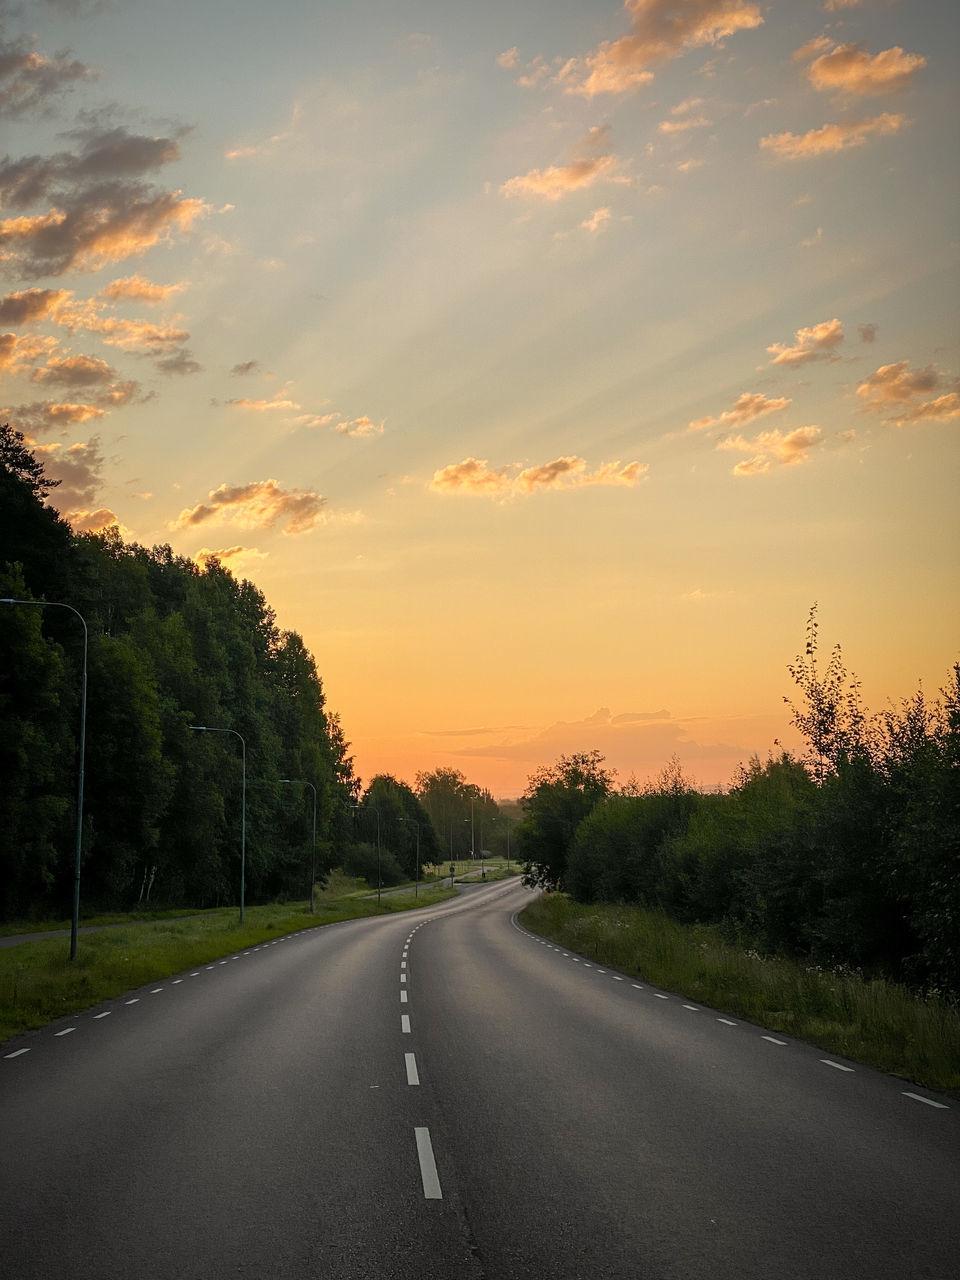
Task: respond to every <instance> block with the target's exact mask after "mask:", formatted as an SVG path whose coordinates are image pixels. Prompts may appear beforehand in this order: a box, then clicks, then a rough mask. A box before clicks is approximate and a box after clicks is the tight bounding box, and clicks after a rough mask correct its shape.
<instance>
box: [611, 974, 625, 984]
mask: <svg viewBox="0 0 960 1280" xmlns="http://www.w3.org/2000/svg"><path fill="white" fill-rule="evenodd" d="M613 980H614V982H622V981H623V979H622V978H620V977H618V976H617V974H614V975H613Z"/></svg>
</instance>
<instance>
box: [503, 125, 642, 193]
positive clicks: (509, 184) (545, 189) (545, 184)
mask: <svg viewBox="0 0 960 1280" xmlns="http://www.w3.org/2000/svg"><path fill="white" fill-rule="evenodd" d="M609 140H610V127H609V125H603V126H600V127H597V128H593V129H591V130H590V132H589V133H588V134H587V136H586V137H585V138H583V139H581V141H580V142H579V143H578V144H577V147H576V148H575V157H574V159H573V160H572V161H571V163H570V164H566V165H551V166H550V168H548V169H531V170H530V171H529V172H528V173H525V174H521V175H519V176H518V177H516V178H510V179H508V181H506V182H505V183H503V185H502V186H501V187H500V191H501V193H502V194H503V195H505V196H540V197H542V198H543V199H544V200H560V199H562V198H563V197H564V196H566V195H569V194H570V193H571V192H573V191H582V190H583V189H584V188H586V187H591V186H593V184H594V183H595V182H598V181H599V180H601V179H607V180H609V179H610V178H612V177H613V176H614V173H615V171H616V169H617V168H618V166H619V161H618V160H617V157H616V156H614V155H612V154H611V153H609V152H608V151H607V150H606V147H607V144H608V142H609Z"/></svg>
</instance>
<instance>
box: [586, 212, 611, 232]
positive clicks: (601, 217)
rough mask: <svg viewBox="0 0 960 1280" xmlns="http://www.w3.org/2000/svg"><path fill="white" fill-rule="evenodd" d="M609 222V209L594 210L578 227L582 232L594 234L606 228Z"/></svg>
mask: <svg viewBox="0 0 960 1280" xmlns="http://www.w3.org/2000/svg"><path fill="white" fill-rule="evenodd" d="M609 221H610V210H609V209H594V211H593V213H591V215H590V217H589V218H585V219H584V220H583V222H581V223H580V227H581V229H582V230H584V231H590V232H595V231H599V230H600V228H601V227H603V226H606V224H607V223H608V222H609Z"/></svg>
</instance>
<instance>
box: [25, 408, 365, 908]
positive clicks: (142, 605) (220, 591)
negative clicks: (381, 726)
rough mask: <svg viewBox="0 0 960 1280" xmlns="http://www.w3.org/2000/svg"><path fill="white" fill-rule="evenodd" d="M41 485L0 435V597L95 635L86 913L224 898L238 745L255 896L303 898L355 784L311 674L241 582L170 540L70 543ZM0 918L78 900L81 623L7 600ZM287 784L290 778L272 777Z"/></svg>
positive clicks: (236, 826) (345, 818)
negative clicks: (42, 604)
mask: <svg viewBox="0 0 960 1280" xmlns="http://www.w3.org/2000/svg"><path fill="white" fill-rule="evenodd" d="M51 487H52V486H51V483H50V482H49V481H48V480H47V479H46V477H45V476H44V474H43V468H42V464H41V463H40V462H39V461H38V459H37V458H35V457H34V456H33V455H32V454H31V453H30V451H29V450H28V449H27V448H26V447H25V445H24V441H23V437H22V435H20V434H19V433H18V432H16V431H12V430H10V428H8V427H3V428H0V597H2V598H7V597H13V598H18V599H24V600H46V601H61V602H66V603H68V604H70V605H72V606H73V607H74V608H75V609H77V610H78V611H79V613H80V614H81V615H82V616H83V618H84V619H85V620H86V623H87V626H88V629H89V662H88V665H89V676H88V700H87V742H86V779H85V797H84V814H85V822H84V833H83V849H84V861H83V872H82V903H83V909H84V911H85V912H89V911H91V910H92V909H95V908H100V909H102V908H122V909H130V908H131V907H136V906H137V905H138V904H140V905H143V904H145V903H146V902H147V901H149V904H150V905H151V906H153V905H157V904H160V903H163V904H169V905H181V904H190V905H196V906H210V905H218V904H227V903H235V902H236V901H237V900H238V897H239V850H240V822H241V803H240V801H241V743H240V741H239V740H238V739H237V738H236V737H234V736H233V734H231V733H201V732H197V731H195V730H193V729H191V728H190V726H191V725H208V726H214V727H218V728H224V729H230V730H234V731H235V732H236V733H238V734H240V735H242V737H243V739H244V740H245V743H246V780H247V787H246V800H247V803H246V849H247V861H246V876H247V893H248V898H249V899H250V900H251V901H256V900H258V899H260V900H264V899H268V898H273V897H278V896H287V895H295V896H299V897H303V896H305V895H306V894H307V892H308V891H309V883H310V871H311V858H312V827H313V792H312V791H311V789H310V787H308V786H305V785H299V784H300V783H301V782H304V783H305V782H309V783H310V784H312V786H313V787H315V788H316V796H317V849H318V864H319V868H318V869H319V870H321V871H322V869H323V868H325V867H329V866H330V865H331V864H332V862H334V861H337V860H339V857H340V853H341V849H342V847H343V846H344V845H345V844H346V843H348V842H349V841H351V840H352V839H353V838H354V831H353V814H352V813H351V811H350V806H351V804H352V803H354V802H355V795H356V792H357V783H356V780H355V779H354V777H353V770H352V764H351V760H350V757H349V756H348V754H347V743H346V742H345V741H344V738H343V733H342V731H341V727H340V724H339V721H338V719H337V716H336V715H334V714H332V713H330V712H329V711H328V710H327V709H326V705H325V698H324V692H323V687H322V683H321V680H320V677H319V676H318V674H317V670H316V667H315V664H314V660H313V658H312V657H311V655H310V653H309V652H308V651H307V649H306V648H305V646H304V644H303V641H302V640H301V638H300V636H298V635H297V634H296V633H295V632H292V631H284V630H280V629H279V628H278V627H277V625H276V620H275V616H274V612H273V610H272V609H271V608H270V607H269V605H268V604H267V603H266V601H265V600H264V597H263V596H262V594H261V593H260V592H259V591H258V590H257V588H256V587H255V586H253V585H252V584H251V583H250V582H247V581H240V582H238V581H237V580H236V579H235V578H234V577H233V576H232V575H231V574H230V573H229V572H228V570H227V569H225V568H223V567H222V566H221V565H220V564H218V563H217V562H216V561H211V562H210V563H209V564H208V565H207V567H206V568H205V569H204V570H203V571H201V570H200V569H199V568H198V566H197V565H196V564H195V563H194V562H193V561H191V560H189V559H185V558H183V557H179V556H175V555H174V554H173V552H172V551H171V549H170V548H169V547H167V546H161V547H154V548H153V549H151V550H148V549H146V548H145V547H141V546H137V545H127V544H125V543H124V542H123V540H122V539H121V538H120V536H119V535H118V534H116V533H115V532H114V533H107V534H103V535H97V536H91V535H77V534H74V533H73V531H72V530H71V528H70V526H69V525H68V524H66V523H65V522H64V521H63V520H61V519H60V518H59V516H57V514H56V513H55V512H54V511H53V510H52V509H51V508H50V507H48V506H46V505H45V504H44V498H45V497H46V496H47V494H48V492H49V490H50V488H51ZM0 610H2V615H0V918H7V919H9V918H21V917H29V916H34V917H38V916H46V915H51V914H53V915H63V914H65V913H66V912H67V911H68V909H69V903H70V902H71V900H72V885H73V863H74V848H75V844H74V834H73V833H74V828H75V817H76V788H77V740H78V734H79V721H80V690H81V670H82V656H83V628H82V626H81V623H80V621H79V619H77V618H76V617H75V616H74V615H73V614H71V613H70V612H69V611H67V610H65V609H58V608H37V607H24V606H12V605H2V606H0ZM281 779H291V780H295V781H296V785H291V783H290V782H282V781H281Z"/></svg>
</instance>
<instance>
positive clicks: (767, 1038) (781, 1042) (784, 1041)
mask: <svg viewBox="0 0 960 1280" xmlns="http://www.w3.org/2000/svg"><path fill="white" fill-rule="evenodd" d="M761 1039H762V1040H769V1041H770V1043H771V1044H786V1043H787V1042H786V1040H778V1039H777V1037H776V1036H761Z"/></svg>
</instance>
